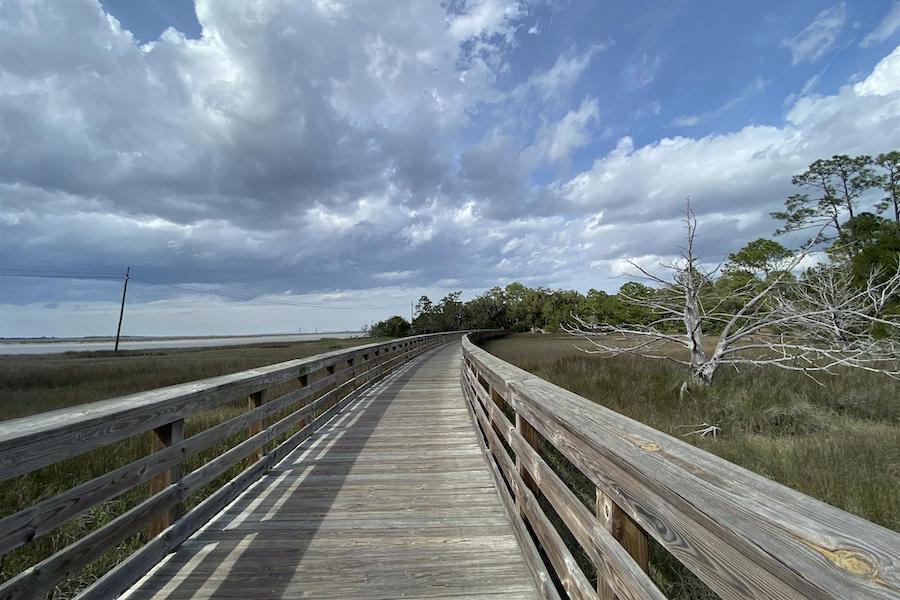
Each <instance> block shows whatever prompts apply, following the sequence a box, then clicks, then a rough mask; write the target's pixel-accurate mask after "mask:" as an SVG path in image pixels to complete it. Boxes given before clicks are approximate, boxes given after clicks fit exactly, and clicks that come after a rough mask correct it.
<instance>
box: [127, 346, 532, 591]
mask: <svg viewBox="0 0 900 600" xmlns="http://www.w3.org/2000/svg"><path fill="white" fill-rule="evenodd" d="M459 364H460V346H459V344H458V343H451V344H449V345H446V346H443V347H440V348H437V349H436V350H432V351H430V352H428V353H426V354H425V355H423V356H421V357H419V358H417V359H414V360H413V361H412V362H410V363H409V364H407V365H404V366H403V367H401V368H400V369H399V370H398V371H397V372H395V373H393V374H392V375H390V376H389V377H387V378H386V379H385V380H384V381H383V382H381V383H379V384H377V385H376V386H375V387H373V388H372V389H371V390H369V391H367V392H366V393H365V394H363V395H362V396H361V397H360V399H359V400H357V401H356V402H354V403H353V404H351V405H350V406H349V407H348V409H347V410H346V411H344V412H342V413H339V414H338V415H337V416H336V417H335V418H334V419H333V420H332V421H331V422H330V423H328V424H327V425H326V426H325V427H323V428H322V429H321V430H320V431H319V432H318V433H316V434H315V435H314V436H313V437H312V438H310V439H309V440H307V441H306V442H305V443H303V444H302V445H301V446H300V447H298V448H297V449H296V450H295V451H294V452H293V453H291V454H290V455H289V456H288V457H287V458H286V459H285V460H283V461H282V462H281V463H280V464H278V465H277V467H276V468H274V469H273V470H271V471H270V472H269V473H268V474H267V475H266V476H264V477H263V478H262V479H260V480H259V481H257V482H256V483H255V484H254V485H253V486H252V487H251V488H249V489H248V490H247V491H246V492H245V493H244V494H242V495H241V496H239V497H238V498H237V500H235V501H234V502H233V503H232V504H231V505H230V506H228V507H227V508H226V509H225V510H224V511H223V512H222V513H220V514H219V515H218V516H217V517H216V518H215V519H213V520H212V521H211V522H210V523H209V524H208V525H207V526H206V527H204V528H203V529H201V530H200V531H199V532H197V534H195V535H194V536H193V537H191V538H190V539H189V540H188V541H187V542H185V543H184V544H183V545H182V546H181V547H180V548H179V549H178V550H177V551H176V552H175V553H173V554H171V555H170V556H169V557H168V558H167V559H166V560H164V561H163V562H161V563H160V564H159V565H158V566H157V567H156V568H155V569H154V570H153V571H151V572H150V573H149V574H148V575H147V576H146V577H144V579H142V580H141V581H140V582H138V584H137V585H136V586H134V588H132V589H131V590H130V591H129V592H128V593H127V594H126V595H125V597H128V598H133V599H135V600H138V599H140V600H145V599H146V600H149V599H154V600H158V599H162V598H173V599H181V598H235V599H237V598H253V599H260V598H366V599H376V598H385V599H387V598H462V597H464V598H497V599H498V598H537V597H538V594H537V592H536V590H535V587H534V583H533V580H532V577H531V574H530V572H529V570H528V568H527V567H526V563H525V560H524V558H523V555H522V551H521V550H520V548H519V545H518V543H517V541H516V538H515V536H514V534H513V529H512V526H511V524H510V522H509V520H508V518H507V516H506V514H505V512H504V510H503V507H502V504H501V501H500V498H499V496H498V493H497V490H496V488H495V487H494V483H493V480H492V477H491V475H490V471H489V467H488V464H487V462H486V460H485V457H484V455H483V454H482V452H481V450H480V448H479V446H478V443H477V441H476V438H475V430H474V428H473V425H472V422H471V420H470V417H469V414H468V412H467V409H466V404H465V400H464V399H463V396H462V393H461V389H460V379H459Z"/></svg>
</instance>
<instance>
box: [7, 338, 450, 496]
mask: <svg viewBox="0 0 900 600" xmlns="http://www.w3.org/2000/svg"><path fill="white" fill-rule="evenodd" d="M458 336H459V334H458V333H453V334H429V335H422V336H415V337H413V338H410V342H409V343H410V344H412V345H413V346H420V345H426V344H428V343H430V342H433V341H435V340H438V341H439V340H445V341H449V340H451V339H454V338H455V337H458ZM392 345H393V346H395V345H396V344H393V343H391V342H386V343H382V344H369V345H364V346H357V347H355V348H350V349H347V350H336V351H334V352H328V353H325V354H319V355H316V356H312V357H309V358H303V359H298V360H292V361H287V362H283V363H279V364H275V365H269V366H266V367H259V368H256V369H248V370H246V371H241V372H239V373H233V374H230V375H223V376H220V377H213V378H210V379H204V380H200V381H193V382H190V383H184V384H178V385H174V386H169V387H166V388H160V389H156V390H151V391H147V392H139V393H137V394H131V395H129V396H123V397H121V398H114V399H111V400H103V401H100V402H94V403H90V404H85V405H81V406H78V407H74V408H64V409H59V410H55V411H49V412H46V413H41V414H39V415H33V416H30V417H23V418H21V419H13V420H10V421H4V422H0V481H3V480H6V479H9V478H11V477H15V476H17V475H21V474H23V473H28V472H29V471H33V470H35V469H39V468H41V467H44V466H47V465H50V464H53V463H56V462H59V461H60V460H64V459H68V458H72V457H73V456H78V455H80V454H83V453H85V452H88V451H90V450H93V449H95V448H100V447H103V446H107V445H109V444H112V443H114V442H117V441H119V440H123V439H126V438H128V437H131V436H134V435H137V434H140V433H144V432H146V431H150V430H152V429H154V428H155V427H159V426H162V425H165V424H167V423H171V422H173V421H176V420H178V419H183V418H185V417H188V416H190V415H193V414H197V413H200V412H203V411H205V410H209V409H210V408H213V407H215V406H218V405H220V404H222V403H224V402H228V401H231V400H234V399H237V398H240V397H241V396H248V395H249V394H251V393H253V392H256V391H259V390H261V389H264V388H266V387H269V386H271V385H274V384H278V383H284V382H286V381H290V380H294V379H296V378H297V377H299V376H300V375H302V374H304V373H309V372H312V371H315V370H318V369H321V368H324V367H325V366H328V365H334V364H337V363H338V362H342V361H346V360H347V359H348V358H354V359H355V358H357V357H361V356H362V355H363V354H365V353H366V352H371V351H372V349H374V348H381V349H384V348H387V347H390V346H392Z"/></svg>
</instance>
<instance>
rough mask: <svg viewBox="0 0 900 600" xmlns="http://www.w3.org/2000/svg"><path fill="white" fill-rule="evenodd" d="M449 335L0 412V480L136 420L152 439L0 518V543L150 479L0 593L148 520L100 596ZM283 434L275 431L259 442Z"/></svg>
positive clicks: (50, 581) (125, 429)
mask: <svg viewBox="0 0 900 600" xmlns="http://www.w3.org/2000/svg"><path fill="white" fill-rule="evenodd" d="M460 335H461V333H459V332H453V333H442V334H429V335H420V336H414V337H409V338H401V339H398V340H393V341H390V342H385V343H379V344H368V345H364V346H357V347H354V348H350V349H347V350H340V351H336V352H329V353H326V354H319V355H317V356H313V357H310V358H304V359H299V360H292V361H288V362H283V363H279V364H275V365H270V366H266V367H261V368H257V369H250V370H246V371H242V372H240V373H234V374H231V375H225V376H221V377H214V378H210V379H204V380H201V381H194V382H190V383H185V384H180V385H174V386H170V387H166V388H161V389H157V390H151V391H147V392H140V393H137V394H132V395H130V396H124V397H121V398H115V399H112V400H105V401H101V402H94V403H91V404H85V405H80V406H77V407H74V408H68V409H61V410H56V411H52V412H48V413H43V414H38V415H34V416H30V417H25V418H21V419H15V420H11V421H5V422H0V481H7V480H10V479H12V478H14V477H17V476H21V475H25V474H27V473H30V472H32V471H35V470H37V469H41V468H44V467H47V466H49V465H54V464H56V463H59V462H61V461H64V460H68V459H71V458H73V457H76V456H79V455H82V454H84V453H87V452H89V451H91V450H95V449H98V448H103V447H106V446H109V445H111V444H115V443H116V442H120V441H122V440H125V439H128V438H131V437H134V436H138V435H146V434H147V433H148V432H151V434H152V445H153V448H152V450H153V451H152V452H151V453H150V454H148V455H146V456H144V457H141V458H139V459H137V460H135V461H133V462H131V463H129V464H126V465H124V466H122V467H119V468H117V469H114V470H112V471H110V472H107V473H104V474H102V475H100V476H98V477H95V478H94V479H91V480H90V481H87V482H84V483H81V484H79V485H76V486H74V487H72V488H70V489H68V490H66V491H64V492H62V493H59V494H57V495H55V496H52V497H50V498H46V499H43V500H41V501H39V502H37V503H35V504H33V505H32V506H28V507H25V508H23V509H21V510H19V511H18V512H16V513H14V514H11V515H8V516H6V517H4V518H3V519H0V555H3V554H6V553H8V552H10V551H13V550H15V549H16V548H18V547H20V546H22V545H23V544H26V543H28V542H31V541H32V540H34V539H35V538H37V537H40V536H43V535H46V534H48V533H50V532H51V531H54V530H55V529H56V528H58V527H60V526H61V525H64V524H65V523H67V522H69V521H71V520H72V519H75V518H76V517H78V516H79V515H81V514H83V513H84V512H85V511H87V510H89V509H91V508H94V507H97V506H98V505H101V504H102V503H104V502H106V501H109V500H111V499H113V498H116V497H118V496H120V495H122V494H123V493H125V492H128V491H129V490H133V489H134V488H136V487H137V486H139V485H141V484H145V483H147V482H149V485H150V496H149V497H148V498H146V499H145V500H143V501H142V502H140V503H139V504H137V505H136V506H134V507H132V508H130V509H128V510H127V511H125V512H124V513H123V514H121V515H119V516H117V517H116V518H115V519H113V520H112V521H110V522H109V523H106V524H105V525H103V526H102V527H100V528H98V529H95V530H93V531H91V532H90V533H88V534H86V535H85V536H83V537H81V538H79V539H77V540H76V541H74V542H72V543H71V544H69V545H68V546H66V547H65V548H63V549H61V550H59V551H58V552H56V553H55V554H53V555H51V556H49V557H47V558H46V559H44V560H42V561H41V562H39V563H37V564H35V565H33V566H32V567H30V568H28V569H26V570H25V571H23V572H21V573H19V574H18V575H16V576H14V577H12V578H11V579H9V580H8V581H6V582H4V583H3V584H0V598H3V599H5V598H36V597H38V596H39V595H40V594H42V593H45V592H47V591H48V590H50V589H52V588H53V586H55V585H57V584H58V583H60V582H61V581H63V580H65V579H67V578H69V577H71V576H72V575H73V574H75V573H77V572H78V571H79V570H80V569H82V568H83V567H85V566H86V565H88V564H89V563H91V562H92V561H93V560H95V559H96V558H97V557H99V556H100V555H102V554H103V553H104V552H106V551H108V550H110V549H112V548H115V547H116V546H117V544H119V543H120V542H122V541H123V540H125V539H127V538H128V537H130V536H132V535H134V534H136V533H139V532H141V531H142V530H144V529H145V528H149V529H148V531H149V536H150V538H152V539H150V541H149V542H148V543H147V544H145V545H144V546H142V547H141V548H140V549H138V550H137V551H136V552H135V553H134V554H132V555H131V556H130V557H129V558H128V559H126V560H125V561H124V562H122V563H120V564H119V565H118V566H117V567H115V568H114V569H112V570H111V571H109V572H108V573H107V574H106V575H104V576H103V577H102V578H100V580H99V581H97V582H96V583H94V584H93V585H92V586H91V587H89V588H88V589H87V590H85V591H84V592H83V593H82V595H81V597H84V598H108V597H112V596H114V595H115V594H117V593H119V592H121V591H122V590H124V589H126V588H127V587H128V586H130V585H131V584H133V583H134V582H135V581H137V580H138V579H139V578H140V577H141V576H142V575H143V574H144V573H145V572H146V571H147V570H148V569H150V568H151V567H152V566H153V565H154V564H156V563H157V562H159V560H161V559H162V558H163V557H164V556H165V555H166V554H167V553H169V552H171V551H172V550H173V549H174V548H176V547H177V546H178V545H180V544H181V543H182V542H183V541H184V540H186V539H187V538H188V537H189V536H190V535H191V534H193V533H194V532H195V531H196V530H197V529H199V528H200V527H201V526H202V525H203V524H204V523H206V522H207V521H208V520H209V519H210V518H211V517H212V516H214V515H215V514H216V513H217V512H218V511H220V510H221V509H222V508H224V507H225V506H226V505H227V504H228V503H229V502H230V501H231V500H233V499H234V498H235V497H237V495H238V494H240V493H241V492H242V491H243V490H245V489H246V488H247V487H248V486H249V485H250V484H251V483H252V482H253V481H255V480H256V479H258V478H259V477H260V476H261V475H262V474H264V473H265V472H266V471H267V470H268V469H269V468H271V467H272V466H274V465H275V464H276V463H277V462H278V461H280V460H281V459H282V458H284V457H285V456H286V455H287V454H288V453H289V452H290V451H291V450H293V449H294V448H296V447H297V446H298V445H299V444H300V443H301V442H302V441H303V440H305V439H306V438H308V437H309V436H310V435H311V434H312V433H313V432H315V431H316V430H317V429H319V428H320V427H321V426H322V425H323V424H324V423H325V422H326V421H327V420H328V419H330V418H331V417H332V416H333V415H334V414H335V413H337V412H339V411H340V410H341V409H342V408H343V407H344V406H345V405H346V404H347V403H349V402H351V401H352V400H353V399H354V398H356V397H357V396H358V395H359V394H360V393H361V392H362V391H364V390H365V389H368V388H369V387H370V386H371V385H372V384H374V383H375V382H377V381H378V380H380V379H382V378H383V377H384V376H386V375H387V374H389V373H390V372H391V371H393V370H395V369H396V368H398V367H400V366H402V365H403V364H406V363H407V362H409V361H410V360H411V359H412V358H414V357H415V356H417V355H419V354H421V353H422V352H425V351H426V350H429V349H431V348H433V347H435V346H438V345H441V344H444V343H447V342H450V341H453V340H458V339H459V336H460ZM288 383H292V384H294V385H295V386H296V389H293V390H291V391H288V392H287V393H285V394H283V395H281V396H279V397H277V398H269V396H270V395H271V394H269V393H268V391H269V390H270V389H271V388H273V386H276V385H281V384H288ZM242 398H247V401H248V403H247V406H248V409H247V411H246V412H243V413H241V414H239V415H238V416H235V417H232V418H230V419H227V420H225V421H224V422H222V423H218V424H216V425H213V426H211V427H209V428H207V429H205V430H203V431H200V432H199V433H197V434H195V435H191V436H189V437H185V436H184V422H185V419H186V418H188V417H191V416H193V415H197V414H199V413H202V412H205V411H209V410H210V409H214V408H216V407H220V406H222V405H224V404H226V403H233V402H234V401H236V400H239V399H242ZM285 413H286V414H285ZM275 419H277V420H275ZM273 420H274V422H270V421H273ZM243 432H246V439H244V440H243V441H239V442H238V443H236V444H235V445H233V446H231V447H230V448H228V449H226V450H224V451H222V452H221V453H220V454H218V455H217V456H215V457H214V458H212V459H211V460H209V461H208V462H206V463H205V464H203V465H202V466H200V467H198V468H196V469H195V470H193V471H191V472H189V473H182V464H183V463H184V461H185V460H186V459H188V458H190V457H194V456H197V455H199V454H200V453H202V452H204V451H207V450H209V449H210V448H212V447H213V446H216V445H217V444H221V443H222V442H226V441H228V440H229V439H232V438H234V436H236V435H237V434H241V433H243ZM285 435H287V439H285V440H284V441H281V442H280V443H279V444H278V445H277V446H275V447H274V448H271V449H267V446H270V445H272V442H274V441H276V440H277V439H278V438H279V436H285ZM245 460H249V462H250V466H248V467H246V468H245V469H244V470H243V471H241V472H240V473H239V474H238V475H237V476H236V477H234V478H233V479H231V480H230V481H229V482H228V483H227V484H225V485H223V486H222V487H220V488H218V489H217V490H215V491H213V493H212V494H211V495H210V496H208V497H207V498H205V499H204V500H202V501H201V502H200V503H199V504H198V505H197V506H195V507H194V508H192V509H191V510H190V511H188V512H186V513H185V512H184V509H183V504H184V502H185V500H186V499H188V497H190V496H191V495H192V494H195V493H196V492H198V491H199V490H200V489H201V488H203V487H204V486H206V485H207V484H209V483H211V482H213V481H215V480H216V479H217V478H218V477H220V476H222V475H223V474H225V473H226V472H228V471H229V469H232V468H233V467H235V466H237V465H239V464H241V461H245ZM7 485H10V484H7Z"/></svg>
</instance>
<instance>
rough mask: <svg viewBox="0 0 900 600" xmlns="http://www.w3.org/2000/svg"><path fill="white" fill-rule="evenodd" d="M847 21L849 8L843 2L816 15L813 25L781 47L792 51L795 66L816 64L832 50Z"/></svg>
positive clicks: (786, 41)
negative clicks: (804, 63) (807, 63)
mask: <svg viewBox="0 0 900 600" xmlns="http://www.w3.org/2000/svg"><path fill="white" fill-rule="evenodd" d="M846 20H847V7H846V5H845V4H844V3H843V2H841V3H840V4H836V5H834V6H832V7H831V8H826V9H825V10H823V11H822V12H820V13H819V14H817V15H816V17H815V18H814V19H813V20H812V23H810V24H809V25H807V26H806V27H805V28H804V29H803V31H801V32H800V33H798V34H797V35H795V36H794V37H792V38H790V39H784V40H782V41H781V45H782V46H783V47H786V48H790V49H791V61H792V62H793V64H794V65H797V64H800V63H802V62H816V61H817V60H819V59H820V58H822V57H823V56H825V54H827V53H828V51H829V50H831V48H832V46H834V43H835V42H836V41H837V38H838V36H839V35H840V33H841V31H842V30H843V29H844V23H845V22H846Z"/></svg>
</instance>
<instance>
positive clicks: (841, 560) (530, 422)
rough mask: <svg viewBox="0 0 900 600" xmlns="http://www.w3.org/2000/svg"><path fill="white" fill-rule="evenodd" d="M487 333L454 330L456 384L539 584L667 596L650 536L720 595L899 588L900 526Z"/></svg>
mask: <svg viewBox="0 0 900 600" xmlns="http://www.w3.org/2000/svg"><path fill="white" fill-rule="evenodd" d="M486 335H492V334H490V333H482V332H477V333H473V334H469V335H468V336H466V337H465V338H463V342H462V343H463V357H462V365H461V368H462V382H463V388H464V392H465V396H466V399H467V401H468V403H469V407H470V410H471V412H472V415H473V418H474V419H475V421H476V423H477V425H478V429H479V431H480V434H481V435H480V436H479V441H480V442H482V447H483V449H484V451H485V453H486V455H487V457H488V462H489V463H490V465H491V468H492V470H493V473H494V476H495V481H496V483H497V487H498V489H499V491H500V495H501V497H503V499H504V502H505V503H506V506H507V512H508V513H509V514H510V517H511V518H512V520H513V523H514V525H515V527H516V534H517V537H518V538H519V542H520V544H521V545H522V548H523V551H524V554H525V556H526V559H527V560H528V562H529V566H530V568H531V569H532V573H533V575H534V577H535V580H536V581H538V582H539V583H540V584H541V585H542V591H543V593H544V594H545V596H546V597H549V598H557V597H559V593H558V587H562V588H563V590H564V592H566V593H568V595H569V596H570V597H573V598H594V597H598V596H599V597H600V598H604V599H607V598H613V597H615V598H623V599H625V598H628V599H638V598H663V597H664V596H663V595H662V593H661V592H660V591H659V590H658V589H657V588H656V587H655V586H654V584H653V582H652V581H651V580H650V578H649V576H648V575H647V571H648V536H649V537H650V538H653V539H654V540H656V542H658V543H659V545H660V546H662V548H664V549H665V550H667V551H668V552H669V553H670V554H671V555H672V556H674V557H675V558H676V559H677V560H678V561H680V562H681V563H682V564H683V565H684V566H685V567H687V568H688V569H689V570H690V571H691V572H693V573H694V574H695V575H696V576H697V577H698V578H699V579H700V580H701V581H703V582H704V583H705V584H706V585H707V586H708V587H709V588H710V589H712V590H713V591H714V592H715V593H716V594H718V595H719V596H720V597H721V598H726V599H737V598H740V599H749V598H754V599H761V598H776V599H781V600H795V599H798V598H828V599H834V600H855V599H862V598H877V599H885V600H887V599H888V598H892V599H896V598H900V535H898V534H896V533H894V532H892V531H889V530H887V529H885V528H883V527H880V526H878V525H875V524H873V523H870V522H869V521H866V520H864V519H861V518H859V517H856V516H854V515H851V514H849V513H846V512H844V511H842V510H839V509H837V508H834V507H833V506H830V505H828V504H825V503H823V502H820V501H818V500H815V499H813V498H810V497H808V496H805V495H803V494H801V493H799V492H796V491H794V490H791V489H789V488H787V487H785V486H782V485H779V484H777V483H775V482H774V481H771V480H769V479H766V478H765V477H762V476H760V475H757V474H755V473H752V472H750V471H747V470H746V469H743V468H741V467H738V466H737V465H734V464H732V463H729V462H727V461H725V460H722V459H720V458H718V457H716V456H714V455H711V454H709V453H708V452H705V451H703V450H700V449H698V448H696V447H694V446H691V445H690V444H687V443H685V442H683V441H680V440H678V439H675V438H673V437H671V436H669V435H666V434H664V433H662V432H660V431H657V430H655V429H652V428H651V427H647V426H645V425H642V424H641V423H638V422H636V421H633V420H631V419H629V418H627V417H625V416H623V415H621V414H618V413H616V412H613V411H611V410H608V409H606V408H604V407H602V406H600V405H598V404H596V403H594V402H592V401H590V400H587V399H585V398H582V397H581V396H578V395H576V394H573V393H571V392H568V391H566V390H564V389H562V388H560V387H558V386H555V385H553V384H551V383H549V382H547V381H544V380H542V379H540V378H538V377H535V376H534V375H531V374H530V373H528V372H526V371H523V370H521V369H518V368H516V367H514V366H512V365H510V364H508V363H506V362H504V361H502V360H500V359H498V358H497V357H495V356H493V355H491V354H489V353H488V352H486V351H484V350H483V349H481V348H479V347H478V346H476V345H475V344H474V343H473V341H477V340H478V339H479V338H481V337H484V336H486ZM493 335H496V334H493ZM636 376H639V375H636ZM513 415H514V420H512V419H511V418H510V417H511V416H513ZM542 448H543V450H544V451H542ZM550 448H552V449H555V451H556V452H558V453H560V454H561V455H562V456H564V457H565V458H566V459H567V460H568V461H569V462H570V463H571V465H574V467H575V468H577V469H578V470H579V471H581V473H582V474H583V475H584V476H585V477H586V478H587V479H588V480H589V481H590V482H591V484H592V485H594V486H595V487H596V506H595V507H590V508H589V507H588V506H585V504H584V503H583V502H581V501H580V500H579V499H578V497H577V496H576V495H575V493H574V492H573V491H572V490H571V489H570V488H569V486H568V485H567V483H566V482H565V481H563V479H562V478H561V477H560V476H559V475H558V474H557V473H556V471H555V470H554V469H553V468H551V467H550V466H549V465H548V463H547V462H545V460H544V458H543V457H542V454H544V455H546V452H552V450H550ZM542 503H543V504H544V505H546V504H549V506H551V507H552V509H553V511H552V512H555V513H556V515H558V519H559V520H560V521H561V522H562V523H563V524H564V528H565V529H568V531H569V532H570V533H571V537H572V538H574V540H575V542H574V543H577V545H578V546H580V548H581V549H582V550H583V552H584V553H585V554H586V555H587V557H588V558H589V559H590V561H591V562H592V563H593V565H594V566H595V567H596V571H597V587H596V588H595V587H594V586H593V585H592V584H591V582H590V581H589V579H588V577H587V576H586V575H585V573H584V572H583V571H582V569H581V568H580V567H579V565H578V563H577V562H576V559H575V557H574V556H573V554H572V552H571V551H570V549H569V548H568V547H567V545H566V543H565V542H564V539H563V537H562V536H561V535H560V531H559V530H558V529H557V528H556V527H555V526H554V523H553V522H552V520H551V518H550V516H548V513H547V512H545V511H544V510H543V509H542Z"/></svg>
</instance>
